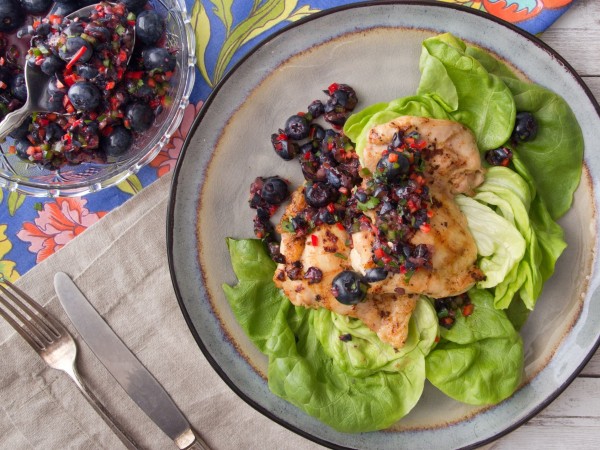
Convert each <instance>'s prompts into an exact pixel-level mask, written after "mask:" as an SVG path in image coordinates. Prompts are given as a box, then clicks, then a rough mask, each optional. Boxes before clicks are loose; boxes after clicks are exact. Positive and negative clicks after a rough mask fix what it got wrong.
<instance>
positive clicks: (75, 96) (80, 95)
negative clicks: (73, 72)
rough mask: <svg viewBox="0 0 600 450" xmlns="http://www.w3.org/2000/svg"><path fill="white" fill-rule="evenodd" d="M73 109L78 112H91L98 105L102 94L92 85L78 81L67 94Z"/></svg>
mask: <svg viewBox="0 0 600 450" xmlns="http://www.w3.org/2000/svg"><path fill="white" fill-rule="evenodd" d="M67 95H68V96H69V100H70V101H71V104H72V105H73V107H74V108H75V109H76V110H78V111H93V110H94V109H96V108H97V107H98V105H99V104H100V100H101V98H102V94H101V93H100V90H99V89H98V88H97V87H96V85H95V84H94V83H90V82H89V81H78V82H77V83H75V84H74V85H73V86H71V87H70V88H69V92H68V93H67Z"/></svg>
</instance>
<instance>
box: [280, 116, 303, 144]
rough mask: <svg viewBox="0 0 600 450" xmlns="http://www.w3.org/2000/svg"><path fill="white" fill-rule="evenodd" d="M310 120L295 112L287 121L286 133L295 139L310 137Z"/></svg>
mask: <svg viewBox="0 0 600 450" xmlns="http://www.w3.org/2000/svg"><path fill="white" fill-rule="evenodd" d="M308 128H309V127H308V121H307V120H306V119H305V118H304V117H303V116H299V115H298V114H294V115H293V116H291V117H289V118H288V120H286V121H285V134H287V135H288V136H289V137H290V138H292V139H295V140H300V139H305V138H307V137H308Z"/></svg>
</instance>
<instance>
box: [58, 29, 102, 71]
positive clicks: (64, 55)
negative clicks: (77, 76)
mask: <svg viewBox="0 0 600 450" xmlns="http://www.w3.org/2000/svg"><path fill="white" fill-rule="evenodd" d="M82 47H85V52H84V53H83V55H81V56H80V57H79V59H78V60H77V63H79V64H81V63H86V62H88V61H89V60H90V58H91V57H92V54H93V53H94V50H93V49H92V46H91V44H90V43H89V42H88V41H86V40H85V39H83V38H81V37H79V36H74V37H69V38H67V42H66V43H65V45H63V46H61V47H60V48H59V49H58V56H60V57H61V59H62V60H63V61H66V62H69V61H71V59H72V58H73V56H75V54H77V53H78V52H79V51H80V50H81V48H82Z"/></svg>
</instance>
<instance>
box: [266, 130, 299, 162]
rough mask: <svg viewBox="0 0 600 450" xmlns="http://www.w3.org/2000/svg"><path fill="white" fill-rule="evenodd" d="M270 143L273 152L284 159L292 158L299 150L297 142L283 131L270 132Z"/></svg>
mask: <svg viewBox="0 0 600 450" xmlns="http://www.w3.org/2000/svg"><path fill="white" fill-rule="evenodd" d="M271 144H273V149H274V150H275V153H277V154H278V155H279V157H280V158H282V159H284V160H285V161H290V160H292V159H294V158H295V157H296V155H297V154H298V151H299V149H298V144H296V143H295V142H292V141H290V140H289V139H288V137H287V136H286V135H285V134H284V133H279V134H272V135H271Z"/></svg>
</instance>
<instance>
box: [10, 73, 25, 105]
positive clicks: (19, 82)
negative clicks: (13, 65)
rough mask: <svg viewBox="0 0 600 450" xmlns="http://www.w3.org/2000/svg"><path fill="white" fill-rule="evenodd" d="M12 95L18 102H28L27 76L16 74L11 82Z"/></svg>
mask: <svg viewBox="0 0 600 450" xmlns="http://www.w3.org/2000/svg"><path fill="white" fill-rule="evenodd" d="M10 93H11V94H12V96H13V97H14V98H16V99H17V100H21V101H22V102H25V101H26V100H27V85H26V84H25V75H23V74H22V73H18V74H16V75H15V76H14V77H13V78H12V80H11V82H10Z"/></svg>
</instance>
